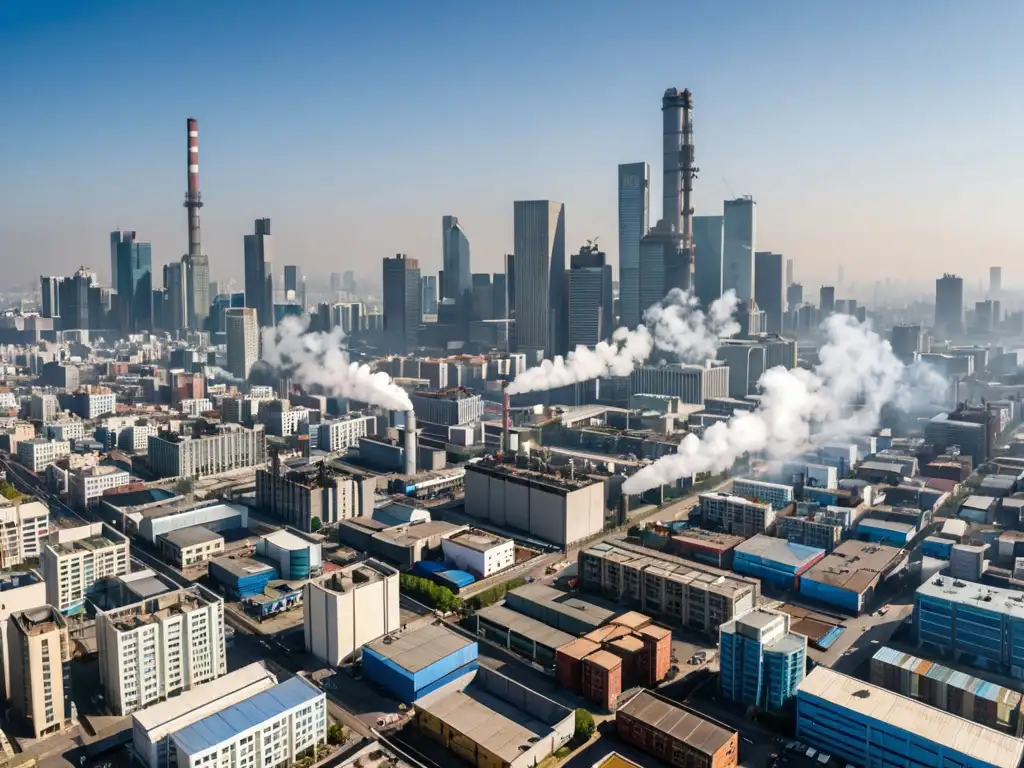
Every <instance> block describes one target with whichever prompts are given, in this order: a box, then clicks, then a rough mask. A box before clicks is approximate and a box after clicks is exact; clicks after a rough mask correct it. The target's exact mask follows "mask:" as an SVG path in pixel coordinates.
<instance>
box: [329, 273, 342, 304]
mask: <svg viewBox="0 0 1024 768" xmlns="http://www.w3.org/2000/svg"><path fill="white" fill-rule="evenodd" d="M339 293H341V272H331V301H337V300H338V294H339Z"/></svg>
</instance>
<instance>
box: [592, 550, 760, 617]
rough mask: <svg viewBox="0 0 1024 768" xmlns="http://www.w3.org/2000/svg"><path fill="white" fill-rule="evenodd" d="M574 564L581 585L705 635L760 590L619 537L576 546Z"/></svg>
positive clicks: (757, 584) (745, 608)
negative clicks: (589, 544)
mask: <svg viewBox="0 0 1024 768" xmlns="http://www.w3.org/2000/svg"><path fill="white" fill-rule="evenodd" d="M578 568H579V577H578V578H579V582H580V586H581V587H582V588H583V589H584V590H588V591H591V592H595V593H598V594H601V595H604V596H605V597H608V598H611V599H613V600H616V601H618V602H621V603H626V604H629V605H631V606H634V607H636V608H637V610H639V611H640V612H642V613H643V614H645V615H647V616H653V617H655V618H658V619H661V620H662V621H664V622H666V623H669V624H673V625H676V626H681V627H685V628H688V629H693V630H695V631H697V632H704V633H706V634H709V635H717V633H718V627H719V625H720V624H723V623H724V622H726V621H730V620H731V619H733V618H735V617H736V616H739V615H740V614H743V613H746V612H747V611H748V610H750V609H751V608H753V607H754V606H755V605H756V604H757V598H758V595H759V593H760V582H758V581H757V580H755V579H748V578H746V577H743V576H737V575H736V574H733V573H731V572H729V571H720V570H718V569H716V568H711V567H710V566H704V565H697V564H696V563H692V562H688V561H686V560H683V559H681V558H677V557H673V556H672V555H666V554H664V553H662V552H658V551H656V550H651V549H647V548H646V547H638V546H635V545H633V544H629V543H627V542H625V541H623V540H621V539H614V540H612V541H610V542H607V541H606V542H601V543H599V544H595V545H594V546H592V547H589V548H588V549H584V550H581V551H580V553H579V558H578Z"/></svg>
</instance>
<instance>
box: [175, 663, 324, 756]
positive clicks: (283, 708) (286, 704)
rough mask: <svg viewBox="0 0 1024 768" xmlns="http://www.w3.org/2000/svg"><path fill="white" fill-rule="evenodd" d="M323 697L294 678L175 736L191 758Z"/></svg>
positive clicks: (302, 681) (195, 724)
mask: <svg viewBox="0 0 1024 768" xmlns="http://www.w3.org/2000/svg"><path fill="white" fill-rule="evenodd" d="M323 695H324V694H323V693H322V692H321V691H320V690H319V689H317V688H316V687H314V686H313V685H312V683H307V682H306V681H305V680H303V679H302V678H300V677H293V678H291V679H289V680H286V681H285V682H283V683H280V684H278V685H275V686H274V687H273V688H270V689H268V690H266V691H263V692H262V693H257V694H256V695H255V696H253V697H252V698H250V699H246V700H245V701H242V702H239V703H238V704H235V705H233V706H230V707H228V708H227V709H224V710H221V711H220V712H216V713H214V714H212V715H209V716H207V717H204V718H203V719H202V720H200V721H199V722H197V723H193V724H192V725H190V726H188V727H187V728H182V729H181V730H180V731H178V732H177V733H176V734H174V741H175V742H176V743H177V744H178V746H179V747H181V749H182V750H184V751H185V752H186V753H187V754H190V755H195V754H198V753H200V752H204V751H206V750H207V749H211V748H213V747H215V746H217V745H218V744H220V743H221V742H224V741H227V740H228V739H231V738H232V737H234V736H235V735H236V734H239V733H241V732H242V731H247V730H249V729H250V728H254V727H256V726H258V725H260V724H261V723H264V722H266V721H267V720H270V719H272V718H275V717H277V716H279V715H281V714H282V713H284V712H287V711H288V710H290V709H293V708H294V707H297V706H299V705H300V704H305V703H307V702H310V701H313V700H314V699H317V698H319V697H320V696H323Z"/></svg>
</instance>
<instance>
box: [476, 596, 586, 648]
mask: <svg viewBox="0 0 1024 768" xmlns="http://www.w3.org/2000/svg"><path fill="white" fill-rule="evenodd" d="M476 615H477V616H479V617H481V618H482V619H486V620H487V621H490V622H492V623H494V624H497V625H498V626H499V627H505V628H506V629H509V630H511V631H513V632H515V633H516V634H517V635H522V636H524V637H528V638H530V640H533V641H534V642H535V643H537V644H538V645H542V646H544V647H545V648H552V649H554V650H559V649H564V648H565V646H567V645H569V644H570V643H572V642H573V641H574V640H576V639H577V638H576V637H574V636H573V635H570V634H569V633H568V632H563V631H562V630H560V629H556V628H555V627H551V626H548V625H547V624H545V623H544V622H543V621H537V619H535V618H533V617H532V616H527V615H525V614H522V613H519V612H518V611H513V610H512V609H511V608H506V607H505V606H504V605H489V606H487V607H486V608H481V609H480V610H479V611H477V612H476Z"/></svg>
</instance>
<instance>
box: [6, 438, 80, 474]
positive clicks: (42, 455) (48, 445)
mask: <svg viewBox="0 0 1024 768" xmlns="http://www.w3.org/2000/svg"><path fill="white" fill-rule="evenodd" d="M69 453H71V445H70V443H68V442H67V441H66V440H41V439H36V440H22V441H21V442H20V443H18V463H19V464H21V465H22V466H23V467H27V468H28V469H30V470H32V471H33V472H35V473H36V474H38V473H40V472H42V471H43V470H44V469H45V468H46V467H47V466H48V465H50V464H53V462H55V461H56V460H57V459H59V458H62V457H63V456H67V455H68V454H69Z"/></svg>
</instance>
